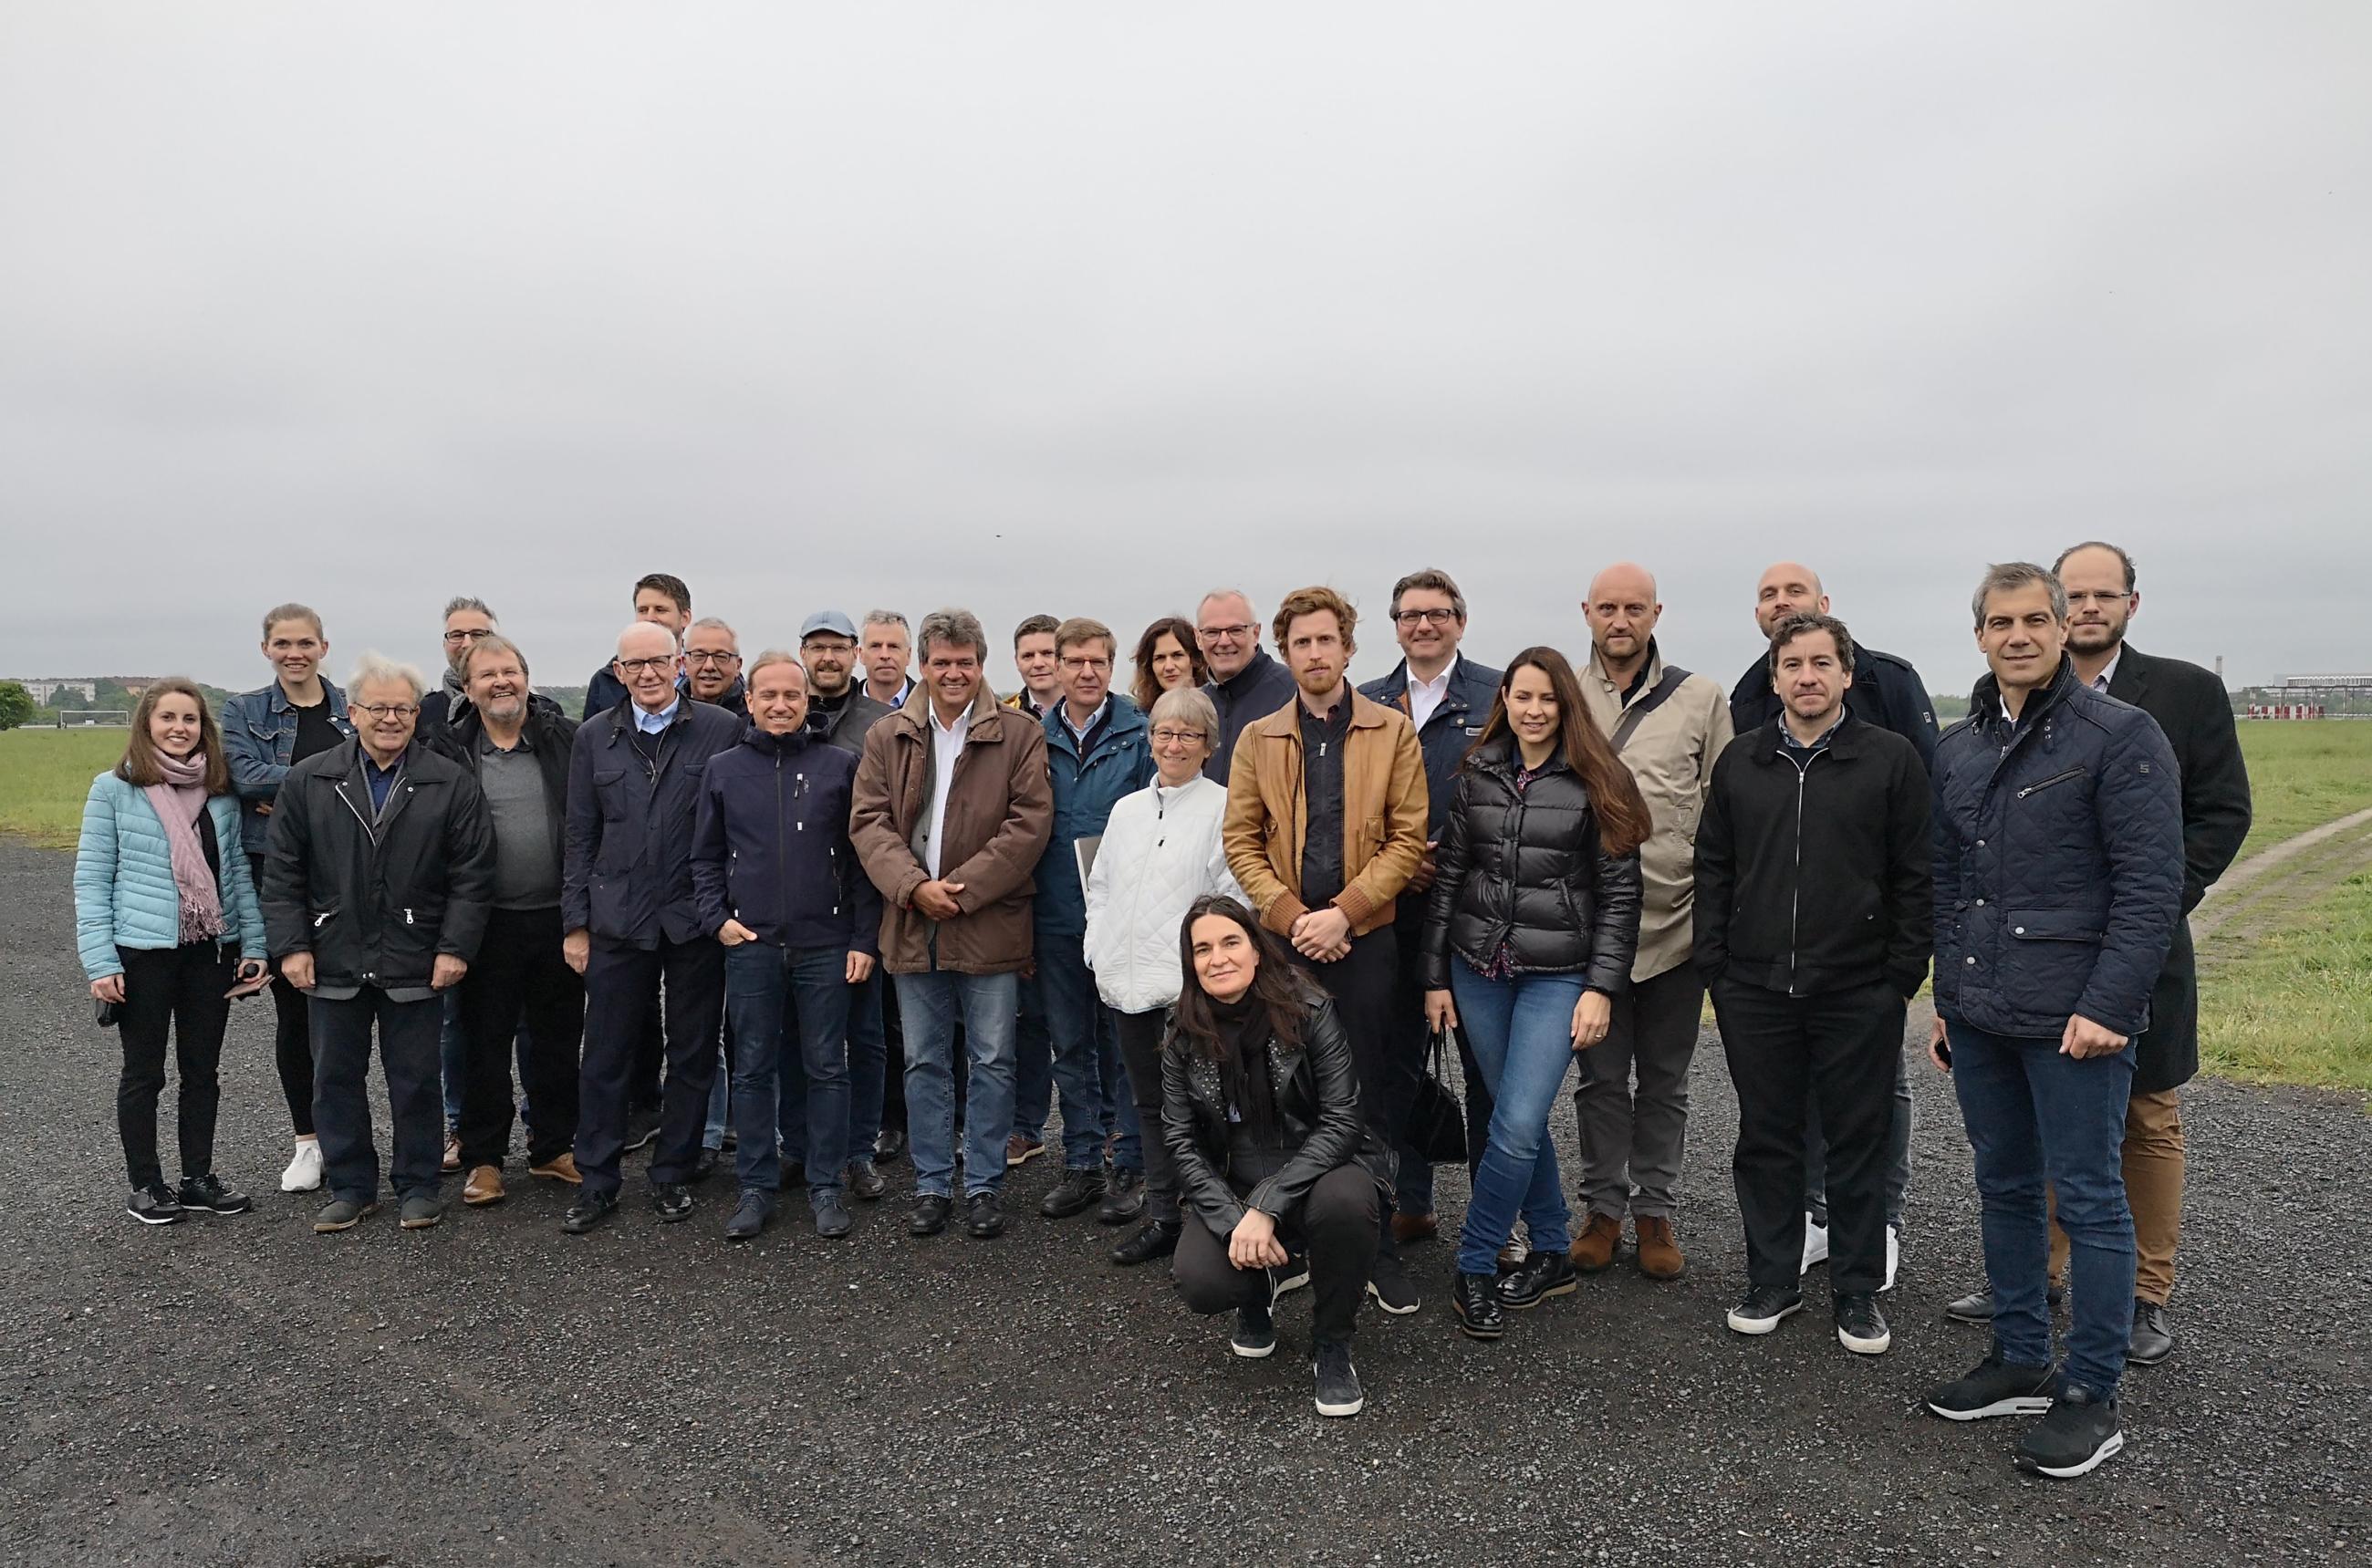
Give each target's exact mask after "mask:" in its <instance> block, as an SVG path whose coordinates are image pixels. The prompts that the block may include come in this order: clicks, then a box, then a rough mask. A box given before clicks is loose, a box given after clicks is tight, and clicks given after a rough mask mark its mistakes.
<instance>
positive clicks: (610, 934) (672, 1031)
mask: <svg viewBox="0 0 2372 1568" xmlns="http://www.w3.org/2000/svg"><path fill="white" fill-rule="evenodd" d="M611 668H612V669H613V670H614V671H615V672H616V674H617V677H618V679H619V681H620V682H621V683H622V685H623V686H624V688H625V691H626V701H624V702H622V703H619V704H618V705H617V706H615V707H613V708H610V709H609V710H608V711H607V712H604V713H601V714H597V715H595V716H594V717H592V718H590V719H587V721H586V722H585V724H584V725H583V726H581V727H580V728H579V729H578V730H577V732H576V746H575V748H574V749H572V750H571V752H570V753H569V760H568V834H567V841H566V844H565V854H564V861H563V868H562V875H561V888H560V914H561V928H562V930H564V932H566V933H567V935H565V936H564V938H563V942H562V951H563V953H564V955H565V956H566V958H567V959H568V963H569V966H570V967H571V968H572V969H574V970H576V972H577V973H579V974H581V975H583V976H584V977H585V1012H586V1029H585V1064H584V1067H583V1070H582V1073H581V1074H580V1080H579V1081H580V1089H579V1094H578V1101H579V1104H578V1109H577V1120H576V1168H577V1171H578V1173H579V1174H580V1175H581V1176H582V1177H583V1178H584V1185H583V1186H582V1187H581V1188H580V1189H579V1190H578V1192H577V1198H576V1202H575V1203H573V1204H571V1205H570V1207H569V1210H568V1214H567V1215H566V1217H565V1218H564V1219H563V1220H562V1222H561V1228H562V1229H564V1230H566V1231H568V1232H570V1233H571V1234H577V1233H581V1232H584V1231H587V1230H590V1229H592V1228H593V1227H594V1226H595V1225H599V1224H601V1223H602V1222H603V1221H604V1220H606V1219H608V1218H609V1217H610V1215H611V1214H614V1213H616V1211H617V1207H618V1185H619V1179H618V1159H619V1156H620V1155H622V1153H623V1152H624V1149H625V1141H626V1109H627V1102H628V1098H629V1096H630V1093H631V1086H632V1080H633V1077H634V1053H635V1048H636V1046H637V1045H638V1044H639V1043H640V1041H641V1040H642V1037H643V1034H644V1032H645V1028H646V1027H647V1021H648V1019H649V1018H650V1016H651V1015H652V1013H653V1012H654V1011H655V1010H657V1008H658V1006H659V996H660V986H661V982H662V981H664V982H665V986H666V997H667V1014H666V1021H665V1026H666V1049H667V1067H668V1074H667V1089H666V1101H665V1104H664V1106H663V1108H662V1109H661V1112H660V1124H659V1133H658V1146H657V1148H656V1149H655V1150H654V1151H653V1152H652V1156H651V1170H650V1179H651V1202H652V1204H653V1206H654V1207H655V1208H656V1209H657V1212H658V1216H659V1218H661V1219H663V1220H682V1219H689V1218H690V1217H691V1216H692V1186H691V1178H692V1164H693V1162H694V1161H695V1160H696V1159H698V1158H699V1156H700V1133H701V1128H702V1126H703V1124H704V1123H705V1122H706V1121H707V1120H708V1089H709V1086H710V1085H711V1084H712V1083H714V1082H715V1077H716V1060H717V1051H718V1043H717V1042H718V1030H719V1028H720V1026H721V1023H722V1020H723V1017H724V1011H725V949H724V948H723V947H719V946H718V945H717V943H716V940H715V933H714V932H713V931H711V930H706V929H703V927H702V925H701V923H700V911H699V908H698V906H697V902H696V900H694V899H693V896H692V818H693V808H694V805H695V803H696V802H697V801H698V799H699V796H700V784H701V776H702V774H703V772H705V771H706V769H707V766H708V760H709V759H710V758H711V757H714V756H715V754H716V753H717V752H719V751H723V750H726V749H728V748H729V747H731V746H732V745H733V744H734V743H735V742H736V741H737V740H738V739H739V738H740V733H741V724H740V721H739V720H738V719H736V718H735V717H734V716H733V715H732V714H728V713H727V712H726V711H725V710H724V709H722V708H715V707H711V706H709V705H708V704H707V703H702V702H696V701H694V700H693V699H692V698H691V697H688V696H686V695H685V694H684V693H683V691H681V690H680V689H679V688H678V686H677V684H676V681H677V679H679V678H680V676H681V674H682V672H683V655H682V654H681V653H680V652H679V651H678V650H677V647H676V640H675V633H673V632H671V631H669V630H668V629H667V628H666V627H664V626H658V625H655V624H653V623H651V622H650V621H636V622H635V623H634V625H632V626H629V627H628V628H626V630H625V632H624V633H622V634H621V635H620V636H619V638H618V656H617V658H616V659H615V660H613V661H612V664H611Z"/></svg>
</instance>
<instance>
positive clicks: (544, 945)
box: [460, 905, 585, 1170]
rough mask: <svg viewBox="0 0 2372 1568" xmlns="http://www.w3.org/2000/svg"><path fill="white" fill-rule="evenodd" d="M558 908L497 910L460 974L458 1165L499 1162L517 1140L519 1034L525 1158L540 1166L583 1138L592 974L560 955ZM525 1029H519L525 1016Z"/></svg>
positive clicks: (488, 918)
mask: <svg viewBox="0 0 2372 1568" xmlns="http://www.w3.org/2000/svg"><path fill="white" fill-rule="evenodd" d="M560 947H561V930H560V909H559V906H557V905H554V906H553V907H552V908H551V909H542V910H501V909H498V910H494V911H491V912H489V913H488V914H487V916H486V936H485V940H484V941H483V942H482V943H480V944H479V946H478V957H477V960H476V961H475V962H473V963H472V964H471V966H470V972H469V973H468V974H467V975H465V976H463V977H462V981H461V985H460V992H461V1037H462V1057H461V1069H462V1076H461V1167H462V1168H463V1169H465V1170H474V1169H476V1168H477V1167H479V1166H482V1165H491V1166H497V1167H499V1166H500V1165H501V1164H502V1163H503V1157H504V1156H506V1155H507V1154H508V1153H509V1152H510V1144H511V1117H512V1104H511V1055H512V1042H513V1041H514V1040H517V1041H518V1043H519V1068H520V1073H519V1076H520V1079H521V1081H522V1082H523V1083H524V1084H525V1085H526V1086H527V1100H528V1104H529V1105H530V1106H532V1107H533V1108H534V1119H533V1120H532V1121H530V1122H529V1125H528V1130H527V1159H528V1164H529V1165H543V1164H545V1163H547V1162H549V1161H551V1160H555V1159H558V1158H559V1157H560V1156H562V1155H564V1154H566V1153H567V1152H568V1149H569V1145H570V1144H572V1143H574V1142H575V1140H576V1073H577V1061H576V1056H577V1046H578V1044H579V1042H580V1041H581V1040H583V1038H584V1034H585V981H583V980H582V979H580V978H578V976H577V973H576V970H572V969H570V968H569V967H568V960H567V959H566V958H563V957H561V950H560ZM522 1018H524V1019H525V1020H526V1021H527V1033H526V1035H525V1036H524V1037H522V1036H521V1035H520V1034H519V1021H520V1020H521V1019H522Z"/></svg>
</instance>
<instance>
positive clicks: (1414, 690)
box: [1408, 654, 1458, 729]
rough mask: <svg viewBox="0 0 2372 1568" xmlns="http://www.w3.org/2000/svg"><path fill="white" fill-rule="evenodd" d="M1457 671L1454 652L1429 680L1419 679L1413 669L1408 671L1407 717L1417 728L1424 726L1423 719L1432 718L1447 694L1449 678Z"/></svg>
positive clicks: (1456, 659) (1456, 660) (1456, 658)
mask: <svg viewBox="0 0 2372 1568" xmlns="http://www.w3.org/2000/svg"><path fill="white" fill-rule="evenodd" d="M1457 673H1458V656H1457V655H1456V654H1452V655H1450V656H1449V662H1448V664H1446V665H1443V666H1442V667H1441V673H1440V674H1439V675H1436V676H1435V677H1434V678H1433V679H1430V680H1419V679H1417V678H1416V674H1415V672H1414V671H1411V672H1410V674H1409V683H1408V706H1409V718H1410V720H1411V722H1413V724H1414V725H1415V726H1417V728H1419V729H1423V728H1424V726H1425V721H1426V720H1428V719H1430V718H1432V717H1433V714H1434V711H1435V710H1436V709H1437V708H1439V707H1440V706H1441V703H1442V699H1443V698H1445V697H1447V696H1448V695H1449V678H1450V677H1451V676H1453V675H1455V674H1457Z"/></svg>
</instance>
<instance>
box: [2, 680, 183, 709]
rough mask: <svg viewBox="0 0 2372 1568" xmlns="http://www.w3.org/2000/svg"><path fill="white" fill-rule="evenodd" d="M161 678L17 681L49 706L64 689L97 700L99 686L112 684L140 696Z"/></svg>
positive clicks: (93, 701) (90, 700)
mask: <svg viewBox="0 0 2372 1568" xmlns="http://www.w3.org/2000/svg"><path fill="white" fill-rule="evenodd" d="M160 679H164V678H163V677H162V676H157V675H67V676H44V677H42V678H41V679H35V680H19V681H18V682H17V684H18V685H20V686H22V687H23V688H24V689H25V690H26V691H29V692H30V693H32V697H33V701H35V702H36V703H41V706H43V707H45V708H47V707H53V706H55V705H56V703H57V700H58V695H59V693H61V692H64V693H66V694H67V695H69V696H76V697H80V698H81V699H82V700H83V701H84V702H86V703H96V702H98V701H99V688H100V687H102V686H113V687H117V688H120V689H121V690H122V691H127V692H129V693H131V694H132V695H133V696H134V697H137V696H138V695H140V693H141V692H143V691H146V690H148V688H150V687H151V686H154V685H155V684H157V681H158V680H160Z"/></svg>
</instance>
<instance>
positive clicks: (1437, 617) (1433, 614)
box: [1392, 610, 1458, 626]
mask: <svg viewBox="0 0 2372 1568" xmlns="http://www.w3.org/2000/svg"><path fill="white" fill-rule="evenodd" d="M1392 619H1393V620H1394V621H1399V622H1400V623H1401V625H1403V626H1413V625H1415V624H1417V622H1419V621H1423V622H1424V624H1426V625H1427V626H1447V625H1448V624H1449V623H1450V622H1451V621H1455V620H1457V619H1458V611H1456V610H1394V611H1393V612H1392Z"/></svg>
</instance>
